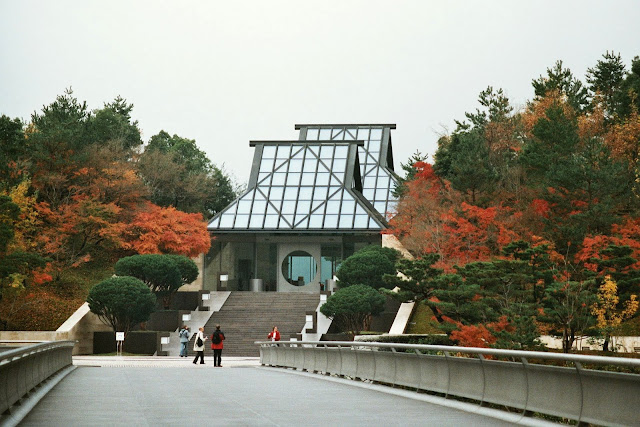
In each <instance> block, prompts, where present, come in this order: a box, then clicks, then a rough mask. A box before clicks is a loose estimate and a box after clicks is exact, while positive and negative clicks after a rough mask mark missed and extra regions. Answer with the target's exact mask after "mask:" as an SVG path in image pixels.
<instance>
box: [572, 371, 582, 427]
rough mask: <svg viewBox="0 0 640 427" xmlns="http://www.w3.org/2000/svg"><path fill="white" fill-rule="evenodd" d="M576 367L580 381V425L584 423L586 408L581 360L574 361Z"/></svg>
mask: <svg viewBox="0 0 640 427" xmlns="http://www.w3.org/2000/svg"><path fill="white" fill-rule="evenodd" d="M573 363H574V365H575V367H576V374H577V375H578V380H579V381H580V415H579V416H578V425H581V424H582V410H583V409H584V384H582V369H583V368H582V364H581V363H580V362H573Z"/></svg>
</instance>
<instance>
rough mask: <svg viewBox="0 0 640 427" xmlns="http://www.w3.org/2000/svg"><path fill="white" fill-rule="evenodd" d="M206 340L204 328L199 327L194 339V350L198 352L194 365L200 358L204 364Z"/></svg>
mask: <svg viewBox="0 0 640 427" xmlns="http://www.w3.org/2000/svg"><path fill="white" fill-rule="evenodd" d="M206 340H207V337H206V336H205V335H204V328H199V329H198V333H197V334H196V339H195V340H194V341H193V351H195V352H196V358H195V359H193V364H194V365H195V364H196V363H197V362H198V358H200V364H201V365H204V342H205V341H206Z"/></svg>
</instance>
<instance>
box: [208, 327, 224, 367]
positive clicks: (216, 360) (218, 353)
mask: <svg viewBox="0 0 640 427" xmlns="http://www.w3.org/2000/svg"><path fill="white" fill-rule="evenodd" d="M222 341H224V332H222V331H221V330H220V325H216V330H215V331H213V335H211V350H213V366H216V367H218V368H221V367H222V349H223V348H224V345H223V343H222Z"/></svg>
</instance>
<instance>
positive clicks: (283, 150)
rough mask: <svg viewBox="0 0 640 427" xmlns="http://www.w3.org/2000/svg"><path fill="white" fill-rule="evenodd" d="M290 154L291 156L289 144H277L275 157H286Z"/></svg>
mask: <svg viewBox="0 0 640 427" xmlns="http://www.w3.org/2000/svg"><path fill="white" fill-rule="evenodd" d="M290 156H291V146H290V145H278V154H277V155H276V158H277V159H288V158H289V157H290Z"/></svg>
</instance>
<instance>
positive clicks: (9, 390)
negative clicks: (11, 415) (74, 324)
mask: <svg viewBox="0 0 640 427" xmlns="http://www.w3.org/2000/svg"><path fill="white" fill-rule="evenodd" d="M75 343H76V342H75V341H52V342H47V343H41V344H34V345H30V346H26V347H20V348H15V349H11V350H8V351H5V352H2V353H0V414H5V413H8V412H10V409H11V407H12V406H13V405H14V404H16V403H17V402H18V401H20V399H22V398H24V397H27V396H28V395H29V392H31V391H32V390H34V389H35V388H37V387H38V386H39V385H40V384H42V383H43V382H44V381H46V380H47V379H48V378H49V377H51V376H52V375H53V374H55V373H56V372H58V371H60V370H61V369H63V368H64V367H66V366H69V365H71V364H72V363H73V361H72V358H71V353H72V351H73V346H74V345H75Z"/></svg>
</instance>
